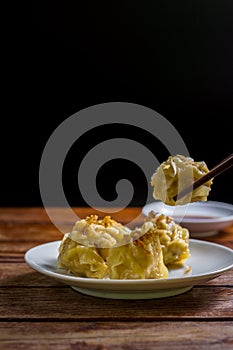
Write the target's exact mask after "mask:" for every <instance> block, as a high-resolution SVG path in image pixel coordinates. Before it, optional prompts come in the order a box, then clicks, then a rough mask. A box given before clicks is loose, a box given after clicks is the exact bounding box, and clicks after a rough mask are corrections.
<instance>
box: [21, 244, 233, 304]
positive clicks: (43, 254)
mask: <svg viewBox="0 0 233 350" xmlns="http://www.w3.org/2000/svg"><path fill="white" fill-rule="evenodd" d="M59 245H60V241H55V242H51V243H46V244H42V245H39V246H36V247H34V248H32V249H30V250H29V251H27V253H26V254H25V261H26V263H27V264H28V265H29V266H30V267H32V268H33V269H34V270H36V271H39V272H40V273H42V274H44V275H47V276H49V277H52V278H55V279H57V280H58V281H60V282H63V283H65V284H68V285H70V286H71V287H72V288H73V289H75V290H76V291H78V292H81V293H84V294H87V295H91V296H97V297H102V298H112V299H150V298H163V297H168V296H173V295H177V294H181V293H184V292H186V291H188V290H190V289H191V288H192V287H193V286H194V285H197V284H200V283H205V282H207V281H209V280H211V279H213V278H215V277H218V276H219V275H221V274H222V273H224V272H226V271H228V270H230V269H231V268H232V267H233V250H231V249H230V248H227V247H224V246H222V245H218V244H215V243H209V242H204V241H203V242H202V241H199V240H193V239H190V251H191V257H190V258H189V259H188V260H187V263H186V266H184V267H182V268H178V269H175V270H170V271H169V278H167V279H155V280H154V279H139V280H107V279H102V280H100V279H95V278H83V277H75V276H73V275H69V274H67V273H65V271H62V270H59V269H57V267H56V263H57V256H58V247H59ZM187 266H191V267H192V271H191V272H190V273H186V269H187Z"/></svg>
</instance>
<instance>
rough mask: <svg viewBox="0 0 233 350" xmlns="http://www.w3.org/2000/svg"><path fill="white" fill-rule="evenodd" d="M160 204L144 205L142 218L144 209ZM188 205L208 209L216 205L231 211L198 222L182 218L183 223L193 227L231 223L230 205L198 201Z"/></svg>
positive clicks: (157, 202)
mask: <svg viewBox="0 0 233 350" xmlns="http://www.w3.org/2000/svg"><path fill="white" fill-rule="evenodd" d="M162 203H163V202H161V201H154V202H150V203H147V204H146V205H144V206H143V207H142V214H143V215H144V216H146V215H147V214H146V213H145V208H146V207H149V206H153V204H154V205H155V204H162ZM189 204H190V205H192V206H210V207H215V208H216V205H217V207H219V208H227V209H230V210H232V214H230V215H226V216H220V217H215V218H211V219H209V218H208V219H207V218H202V219H198V221H197V220H195V219H190V218H189V219H185V216H184V217H183V218H182V222H183V223H190V224H192V225H193V224H214V223H224V222H230V221H233V205H232V204H230V203H226V202H219V201H205V202H201V201H198V202H193V203H189ZM164 205H166V204H164ZM177 207H180V206H178V205H177ZM152 210H153V209H152ZM175 217H180V216H178V215H176V216H175Z"/></svg>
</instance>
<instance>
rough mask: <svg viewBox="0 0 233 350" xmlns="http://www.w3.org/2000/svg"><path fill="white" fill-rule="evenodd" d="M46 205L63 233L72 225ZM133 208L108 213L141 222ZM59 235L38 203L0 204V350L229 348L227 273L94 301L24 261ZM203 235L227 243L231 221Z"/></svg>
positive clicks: (232, 239)
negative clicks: (168, 293) (161, 291)
mask: <svg viewBox="0 0 233 350" xmlns="http://www.w3.org/2000/svg"><path fill="white" fill-rule="evenodd" d="M52 210H53V214H54V215H55V217H56V220H57V222H59V225H60V226H62V228H63V229H64V230H67V232H68V231H69V230H70V229H71V227H72V226H73V224H74V223H73V222H70V221H69V220H67V219H66V215H65V214H66V209H64V208H53V209H52ZM101 210H102V209H101ZM101 210H99V211H98V210H97V211H93V210H92V209H90V208H74V211H75V212H76V213H77V215H78V216H79V217H80V218H82V217H86V216H87V215H90V214H92V213H95V214H98V215H99V216H101V217H102V216H104V215H105V213H104V212H102V211H101ZM140 213H141V208H127V209H125V210H123V211H121V212H118V213H115V214H113V215H112V216H113V218H115V219H116V220H118V221H121V222H122V223H123V224H127V223H128V222H130V221H131V220H132V219H135V218H136V223H138V224H141V222H143V217H142V216H141V215H140ZM62 236H63V234H62V232H60V231H59V230H58V229H57V227H56V226H55V225H53V224H52V223H51V221H50V218H49V217H48V215H47V213H46V211H45V210H44V209H43V208H0V321H1V322H0V348H1V350H5V349H6V350H11V349H12V350H13V349H14V350H18V349H36V350H37V349H43V350H46V349H51V348H56V349H57V350H63V349H72V350H81V349H82V350H87V349H88V350H89V349H90V350H110V349H111V350H112V349H113V350H120V349H122V350H138V349H140V350H148V349H149V350H150V349H151V350H154V349H162V350H165V349H166V350H167V349H168V348H169V347H171V346H172V348H173V349H175V350H178V349H179V350H182V349H187V348H188V349H189V350H197V349H198V350H199V349H207V348H211V349H212V350H220V349H221V350H225V349H226V350H229V349H232V346H233V334H232V329H233V312H232V310H233V270H231V271H228V272H226V273H224V274H223V275H221V276H219V277H218V278H215V279H213V280H211V281H209V282H207V283H205V284H202V283H200V284H199V285H198V286H195V287H193V289H192V290H190V291H189V292H187V293H184V294H181V295H177V296H174V297H170V298H164V299H150V300H114V299H102V298H94V297H90V296H87V295H84V294H81V293H78V292H75V291H74V290H73V289H72V288H71V287H69V286H67V285H65V284H62V283H60V282H58V281H56V280H54V279H52V278H49V277H46V276H44V275H42V274H40V273H38V272H36V271H34V270H32V269H31V268H30V267H29V266H27V265H26V263H25V261H24V254H25V252H26V251H27V250H28V249H30V248H31V247H34V246H36V245H38V244H41V243H45V242H50V241H55V240H60V239H61V238H62ZM203 240H205V241H211V242H215V243H218V244H222V245H225V246H228V247H231V248H233V226H230V227H228V228H226V229H224V230H223V231H221V232H219V233H218V234H217V235H216V236H212V237H207V238H203Z"/></svg>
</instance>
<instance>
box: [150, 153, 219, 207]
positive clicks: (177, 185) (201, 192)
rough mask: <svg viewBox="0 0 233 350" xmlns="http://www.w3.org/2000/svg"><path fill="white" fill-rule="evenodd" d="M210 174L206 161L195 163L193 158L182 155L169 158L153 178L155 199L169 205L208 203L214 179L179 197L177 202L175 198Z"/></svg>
mask: <svg viewBox="0 0 233 350" xmlns="http://www.w3.org/2000/svg"><path fill="white" fill-rule="evenodd" d="M208 172H209V169H208V167H207V165H206V163H205V162H204V161H202V162H195V161H194V160H193V159H192V158H190V157H184V156H182V155H176V156H169V157H168V159H167V160H166V161H165V162H163V163H161V164H160V166H159V167H158V168H157V170H156V171H155V173H154V174H153V175H152V177H151V185H152V186H153V188H154V189H153V197H154V198H155V199H156V200H161V201H162V202H163V203H165V204H167V205H184V204H187V203H191V202H196V201H206V200H207V197H208V195H209V192H210V190H211V185H212V183H213V179H211V180H209V181H207V182H206V183H205V184H204V185H202V186H199V187H198V188H196V189H195V190H194V191H191V192H190V193H188V194H187V195H185V196H183V197H181V198H179V197H178V198H177V199H176V200H175V199H174V198H175V197H176V195H177V194H178V193H179V192H181V191H182V190H184V189H185V188H187V187H188V186H190V185H192V183H193V182H194V181H196V180H198V179H199V178H201V177H202V176H203V175H205V174H207V173H208Z"/></svg>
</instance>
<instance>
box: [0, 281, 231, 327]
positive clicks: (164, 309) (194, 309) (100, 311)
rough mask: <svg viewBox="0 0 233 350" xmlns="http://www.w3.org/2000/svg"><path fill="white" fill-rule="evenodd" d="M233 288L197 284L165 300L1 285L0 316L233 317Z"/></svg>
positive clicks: (65, 317)
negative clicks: (96, 295) (132, 298)
mask: <svg viewBox="0 0 233 350" xmlns="http://www.w3.org/2000/svg"><path fill="white" fill-rule="evenodd" d="M232 310H233V289H232V288H227V287H215V286H208V287H205V288H203V287H195V288H193V289H192V290H190V291H189V292H187V293H184V294H182V295H177V296H174V297H170V298H164V299H150V300H146V301H145V300H114V299H102V298H95V297H91V296H87V295H83V294H81V293H78V292H75V291H73V290H72V289H71V288H70V287H69V286H64V288H62V287H60V288H57V287H53V288H37V287H35V288H31V287H30V288H29V287H21V288H11V287H9V288H7V287H6V288H4V287H1V288H0V318H1V319H2V320H4V319H11V320H14V319H22V320H27V319H35V320H37V319H45V320H46V319H52V320H56V319H63V320H79V321H80V320H87V319H90V320H93V321H94V320H104V319H109V320H127V321H129V320H141V321H142V320H144V319H148V320H159V319H180V318H185V319H186V318H188V319H198V318H199V319H211V318H212V319H216V318H219V319H226V318H228V319H233V314H232Z"/></svg>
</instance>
